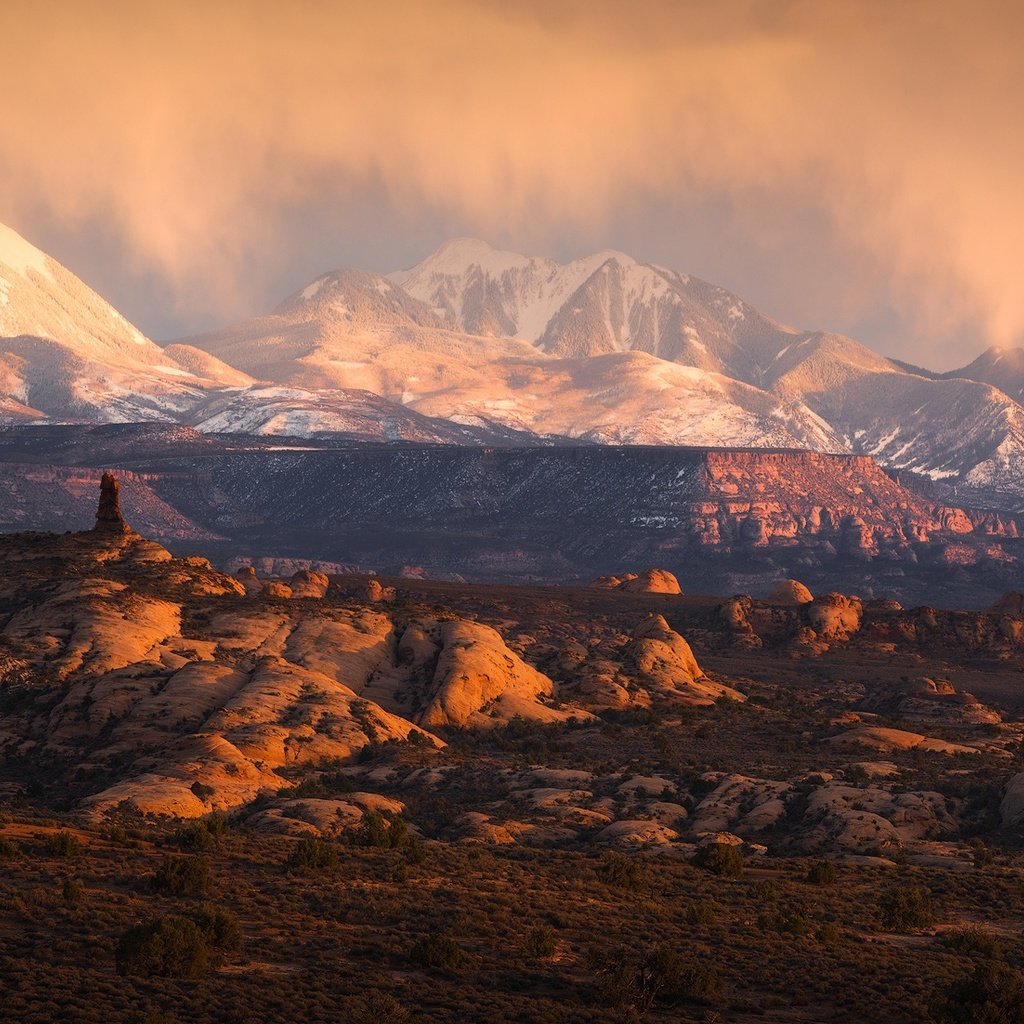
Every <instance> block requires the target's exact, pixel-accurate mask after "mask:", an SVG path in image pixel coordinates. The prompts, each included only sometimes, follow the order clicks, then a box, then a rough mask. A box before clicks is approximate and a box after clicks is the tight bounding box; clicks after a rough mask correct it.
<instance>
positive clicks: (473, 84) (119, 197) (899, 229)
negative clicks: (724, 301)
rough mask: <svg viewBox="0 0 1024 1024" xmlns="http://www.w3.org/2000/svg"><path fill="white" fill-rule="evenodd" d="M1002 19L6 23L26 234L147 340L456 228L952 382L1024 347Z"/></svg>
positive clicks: (501, 11)
mask: <svg viewBox="0 0 1024 1024" xmlns="http://www.w3.org/2000/svg"><path fill="white" fill-rule="evenodd" d="M1021 10H1022V8H1021V6H1020V5H1019V4H1016V3H1010V2H1004V0H972V2H961V0H716V2H714V3H712V2H710V0H699V2H698V0H631V2H630V3H623V2H620V0H586V2H582V0H581V2H576V0H536V2H535V0H520V2H513V0H472V2H470V0H465V2H464V0H432V2H430V3H426V2H419V3H413V2H405V0H376V2H375V3H373V4H369V3H366V2H365V0H363V2H360V3H349V2H346V0H340V2H333V3H327V2H318V0H289V3H287V4H282V3H280V0H273V2H263V0H248V2H243V0H220V2H217V0H206V2H193V0H176V2H175V3H173V4H169V3H167V2H166V0H160V2H150V0H131V2H127V0H125V2H121V0H107V2H97V0H34V2H33V3H31V4H29V3H22V4H14V3H7V4H3V5H0V39H2V40H3V43H4V45H3V53H4V57H3V80H4V83H5V88H4V90H3V94H2V95H3V99H2V114H0V221H2V222H3V223H6V224H8V225H9V226H10V227H12V228H14V229H15V230H17V231H19V232H20V233H21V234H22V235H24V236H25V237H26V238H28V239H29V240H30V241H32V242H33V243H34V244H36V245H38V246H39V247H40V248H43V249H44V250H45V251H47V252H49V253H50V254H51V255H53V256H54V257H55V258H56V259H58V260H60V261H61V262H62V263H64V264H65V265H66V266H68V267H69V268H70V269H71V270H73V271H74V272H75V273H77V274H78V275H79V276H80V277H81V278H83V279H84V280H85V281H86V282H87V283H89V284H90V285H92V286H93V287H94V288H96V289H97V290H98V291H99V292H100V293H101V294H102V295H104V297H106V298H107V299H108V300H110V301H111V302H113V303H114V305H115V306H117V307H118V308H119V309H120V310H121V311H122V312H123V313H125V315H126V316H128V317H129V318H130V319H131V320H133V321H134V322H135V323H136V324H138V325H139V326H140V327H141V328H142V329H143V330H144V331H145V332H146V333H147V334H149V335H150V336H151V337H154V338H157V339H166V338H170V337H176V336H183V335H187V334H191V333H195V332H198V331H201V330H205V329H209V328H212V327H215V326H220V325H223V324H226V323H230V322H233V321H237V320H239V319H243V318H245V317H247V316H250V315H254V314H257V313H262V312H265V311H267V310H269V309H271V308H273V306H274V305H276V304H277V303H278V302H279V301H280V300H281V299H282V298H283V297H284V296H285V295H287V294H288V293H289V292H291V291H293V290H294V289H295V288H297V287H300V286H301V285H303V284H305V283H307V282H309V281H310V280H312V279H313V278H315V277H317V276H319V275H320V274H321V273H323V272H325V271H327V270H330V269H336V268H339V267H345V266H355V267H361V268H364V269H367V270H376V271H389V270H394V269H398V268H400V267H405V266H409V265H411V264H413V263H415V262H417V261H418V260H420V259H422V258H424V257H425V256H426V255H428V254H429V253H430V252H431V251H433V250H434V249H435V248H437V247H438V246H439V245H440V244H441V243H443V242H444V241H445V240H447V239H449V238H451V237H454V236H459V235H472V236H476V237H480V238H484V239H486V240H487V241H489V242H490V243H492V244H494V245H497V246H500V247H503V248H510V249H513V250H515V251H518V252H525V253H528V254H530V255H547V256H553V257H555V258H557V259H570V258H574V257H577V256H581V255H584V254H587V253H589V252H593V251H597V250H600V249H610V248H614V249H621V250H623V251H625V252H628V253H629V254H631V255H633V256H635V257H636V258H637V259H640V260H644V261H649V262H655V263H659V264H662V265H666V266H669V267H671V268H673V269H678V270H683V271H686V272H689V273H692V274H696V275H697V276H700V277H703V278H706V279H708V280H711V281H713V282H714V283H716V284H720V285H723V286H725V287H727V288H729V289H731V290H732V291H734V292H736V293H737V294H739V295H740V296H741V297H743V298H744V299H746V300H748V301H750V302H751V303H753V304H754V305H755V306H757V307H758V308H759V309H761V310H762V311H763V312H765V313H768V314H770V315H772V316H774V317H776V318H778V319H780V320H782V321H784V322H786V323H790V324H793V325H795V326H798V327H802V328H808V329H829V330H836V331H841V332H843V333H847V334H850V335H852V336H853V337H856V338H858V339H859V340H861V341H864V342H866V343H868V344H870V345H872V346H873V347H875V348H878V349H879V350H881V351H883V352H885V353H886V354H889V355H894V356H897V357H900V358H903V359H907V360H909V361H911V362H915V363H918V364H920V365H926V366H929V367H932V368H935V369H949V368H953V367H955V366H960V365H963V364H964V363H966V362H968V361H969V360H970V359H972V358H973V357H974V356H975V355H976V354H977V353H978V352H979V351H981V350H982V349H983V348H985V347H986V346H988V345H990V344H997V345H1004V346H1006V345H1015V344H1024V288H1022V287H1021V281H1020V277H1021V273H1020V267H1021V255H1020V254H1021V251H1022V247H1024V189H1022V188H1021V184H1020V182H1021V179H1020V168H1021V167H1022V166H1024V131H1021V110H1022V108H1024V61H1022V60H1021V59H1020V54H1021V53H1022V52H1024V14H1022V13H1020V11H1021Z"/></svg>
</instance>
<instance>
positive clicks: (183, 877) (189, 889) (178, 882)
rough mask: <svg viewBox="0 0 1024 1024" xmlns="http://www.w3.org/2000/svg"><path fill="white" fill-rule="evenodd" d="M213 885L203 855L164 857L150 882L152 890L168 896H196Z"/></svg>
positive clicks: (207, 864)
mask: <svg viewBox="0 0 1024 1024" xmlns="http://www.w3.org/2000/svg"><path fill="white" fill-rule="evenodd" d="M212 885H213V875H212V874H211V872H210V862H209V861H208V860H207V859H206V858H205V857H164V859H163V863H161V865H160V867H158V868H157V869H156V874H155V875H154V876H153V879H152V881H151V882H150V888H151V889H152V890H153V892H160V893H167V894H168V895H170V896H197V895H199V894H200V893H203V892H206V891H207V890H208V889H210V887H211V886H212Z"/></svg>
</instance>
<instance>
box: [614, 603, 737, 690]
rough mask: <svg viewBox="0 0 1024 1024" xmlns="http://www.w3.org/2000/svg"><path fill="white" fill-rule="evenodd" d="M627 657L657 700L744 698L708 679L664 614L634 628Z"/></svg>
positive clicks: (649, 618)
mask: <svg viewBox="0 0 1024 1024" xmlns="http://www.w3.org/2000/svg"><path fill="white" fill-rule="evenodd" d="M626 658H627V661H628V662H629V664H630V666H631V667H632V669H633V670H634V671H635V672H636V674H637V677H638V678H639V680H640V682H641V683H642V684H643V686H644V687H645V688H646V689H647V691H648V692H649V693H650V694H651V697H652V699H654V700H655V701H665V702H671V703H680V704H713V703H714V702H715V701H716V700H718V699H719V698H720V697H725V698H727V699H729V700H737V701H743V700H746V697H744V696H743V694H741V693H740V692H739V691H738V690H734V689H732V688H731V687H729V686H723V685H721V684H720V683H714V682H712V681H711V680H710V679H708V678H707V677H706V676H705V675H704V673H703V672H702V671H701V668H700V666H699V665H698V664H697V659H696V658H695V657H694V656H693V651H692V650H691V649H690V645H689V644H688V643H687V642H686V641H685V640H684V639H683V638H682V637H681V636H680V635H679V634H678V633H676V632H675V631H674V630H673V629H671V628H669V625H668V623H667V622H666V621H665V618H664V616H661V615H650V616H648V617H647V618H646V619H645V620H644V621H643V622H641V623H640V625H639V626H637V628H636V629H635V630H634V632H633V639H632V641H631V642H630V643H629V645H628V647H627V648H626Z"/></svg>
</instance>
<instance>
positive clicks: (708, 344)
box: [388, 238, 797, 385]
mask: <svg viewBox="0 0 1024 1024" xmlns="http://www.w3.org/2000/svg"><path fill="white" fill-rule="evenodd" d="M388 276H389V279H390V280H391V281H393V282H394V283H396V284H399V285H401V286H402V287H403V288H404V289H405V290H406V291H407V292H408V293H409V294H410V295H413V296H414V297H416V298H417V299H420V300H422V301H423V302H425V303H427V304H428V305H430V306H431V307H432V308H433V310H434V311H435V312H436V313H437V315H438V316H439V317H441V318H442V319H443V320H444V321H445V323H447V324H448V325H449V326H451V327H452V328H454V329H456V330H460V331H465V332H466V333H469V334H478V335H485V336H504V337H515V338H522V339H524V340H526V341H529V342H530V343H531V344H533V345H535V346H536V347H537V348H539V349H540V350H541V351H543V352H549V353H552V354H554V355H560V356H569V357H574V356H591V355H600V354H604V353H608V352H628V351H639V352H647V353H649V354H651V355H655V356H658V357H659V358H661V359H667V360H669V361H671V362H678V363H682V364H684V365H686V366H694V367H697V368H698V369H702V370H714V371H716V372H718V373H725V374H727V375H728V376H730V377H735V378H737V379H739V380H743V381H746V382H747V383H748V384H755V385H756V384H758V383H759V377H760V375H761V373H762V372H763V370H764V369H765V367H766V366H767V365H768V364H769V363H770V361H771V360H772V359H773V358H774V356H775V355H776V353H777V352H778V351H779V350H780V349H782V348H784V347H785V346H786V345H788V344H789V343H790V342H791V341H792V340H793V339H792V336H793V335H794V334H796V333H797V332H796V331H794V330H793V329H792V328H790V327H785V326H783V325H782V324H779V323H776V322H775V321H774V320H771V319H770V318H769V317H766V316H764V315H763V314H761V313H759V312H758V311H757V310H756V309H754V308H753V307H752V306H750V305H748V304H747V303H745V302H744V301H743V300H742V299H740V298H738V297H737V296H735V295H733V294H732V293H731V292H728V291H726V290H725V289H724V288H719V287H717V286H716V285H712V284H708V283H707V282H706V281H702V280H700V279H699V278H696V277H692V276H690V275H687V274H681V273H679V272H677V271H674V270H666V269H665V268H664V267H658V266H655V265H653V264H649V263H639V262H637V261H636V260H635V259H633V258H632V257H631V256H627V255H626V254H625V253H621V252H613V251H606V252H600V253H596V254H595V255H593V256H586V257H583V258H582V259H578V260H573V261H572V262H571V263H567V264H564V265H562V264H559V263H556V262H555V261H554V260H550V259H544V258H540V257H527V256H519V255H517V254H515V253H510V252H502V251H500V250H497V249H492V248H491V247H490V246H489V245H487V243H486V242H481V241H479V240H478V239H471V238H460V239H456V240H454V241H452V242H448V243H447V244H445V245H443V246H442V247H441V248H440V249H438V251H437V252H436V253H434V254H433V255H432V256H430V257H428V258H427V259H426V260H424V261H423V262H422V263H419V264H417V265H416V266H415V267H412V268H411V269H409V270H402V271H398V272H396V273H393V274H389V275H388Z"/></svg>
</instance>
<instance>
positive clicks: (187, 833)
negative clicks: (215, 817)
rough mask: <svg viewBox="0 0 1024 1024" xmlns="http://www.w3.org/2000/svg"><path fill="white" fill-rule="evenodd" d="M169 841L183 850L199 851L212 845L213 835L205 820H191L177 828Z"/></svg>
mask: <svg viewBox="0 0 1024 1024" xmlns="http://www.w3.org/2000/svg"><path fill="white" fill-rule="evenodd" d="M171 842H172V843H174V845H175V846H179V847H181V849H183V850H190V851H192V852H193V853H201V852H202V851H203V850H208V849H210V847H211V846H213V844H214V837H213V833H212V832H211V831H210V830H209V828H208V827H207V825H206V822H205V821H193V822H191V823H190V824H188V825H184V826H182V827H181V828H179V829H177V831H175V833H174V834H173V835H172V836H171Z"/></svg>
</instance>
